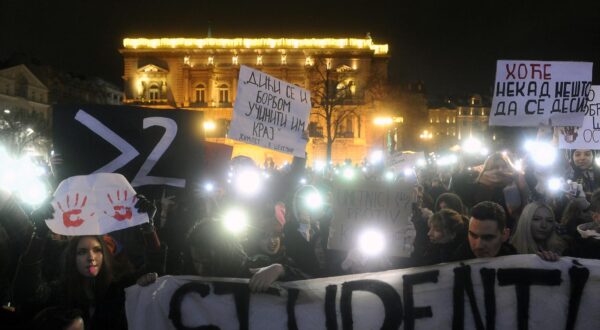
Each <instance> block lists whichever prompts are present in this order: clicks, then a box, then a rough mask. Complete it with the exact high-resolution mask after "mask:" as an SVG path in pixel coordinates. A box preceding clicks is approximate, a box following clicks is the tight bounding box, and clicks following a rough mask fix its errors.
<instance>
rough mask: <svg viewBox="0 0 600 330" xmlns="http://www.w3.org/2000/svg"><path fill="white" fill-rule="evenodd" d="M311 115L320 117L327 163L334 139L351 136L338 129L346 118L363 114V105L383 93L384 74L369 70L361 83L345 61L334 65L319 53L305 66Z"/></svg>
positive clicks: (330, 155)
mask: <svg viewBox="0 0 600 330" xmlns="http://www.w3.org/2000/svg"><path fill="white" fill-rule="evenodd" d="M307 71H308V77H309V83H310V88H309V89H310V93H311V102H312V106H313V112H312V114H313V115H316V116H318V117H320V118H321V119H323V121H324V122H325V127H324V129H325V132H324V134H323V137H324V138H325V142H326V145H327V163H328V164H329V162H330V161H331V158H332V148H333V144H334V142H335V141H336V139H338V138H340V137H350V136H348V133H349V132H345V131H341V128H342V127H344V123H345V121H346V120H347V119H349V118H352V117H356V118H360V116H361V115H363V114H365V109H366V108H367V107H365V105H366V104H367V103H369V102H373V100H374V99H376V98H378V97H380V94H381V93H383V84H384V83H383V82H384V81H385V79H381V78H383V77H385V75H384V76H378V75H377V74H376V73H374V72H371V74H369V76H368V79H367V80H366V81H364V80H363V81H362V83H363V84H364V85H363V86H357V85H356V83H357V81H358V80H359V79H358V77H357V76H356V73H355V72H354V70H353V69H352V68H350V67H349V66H346V65H341V66H338V67H337V68H333V67H332V64H331V59H328V58H326V57H325V56H319V57H316V58H315V59H314V63H313V65H311V66H309V67H308V68H307Z"/></svg>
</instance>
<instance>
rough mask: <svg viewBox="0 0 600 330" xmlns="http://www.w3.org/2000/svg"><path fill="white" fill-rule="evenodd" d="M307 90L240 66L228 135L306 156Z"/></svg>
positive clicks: (243, 140)
mask: <svg viewBox="0 0 600 330" xmlns="http://www.w3.org/2000/svg"><path fill="white" fill-rule="evenodd" d="M310 108H311V105H310V92H309V91H308V90H306V89H303V88H300V87H298V86H296V85H294V84H290V83H287V82H285V81H283V80H280V79H277V78H275V77H273V76H270V75H268V74H266V73H264V72H261V71H258V70H254V69H252V68H249V67H247V66H244V65H242V66H240V76H239V83H238V87H237V96H236V98H235V104H234V106H233V119H232V121H231V126H230V129H229V134H228V137H229V138H231V139H234V140H238V141H242V142H245V143H249V144H254V145H257V146H261V147H265V148H269V149H273V150H276V151H279V152H284V153H287V154H292V155H294V156H297V157H302V158H304V157H305V149H306V143H307V142H308V137H307V136H306V135H305V134H304V132H305V131H306V130H307V129H308V116H309V114H310Z"/></svg>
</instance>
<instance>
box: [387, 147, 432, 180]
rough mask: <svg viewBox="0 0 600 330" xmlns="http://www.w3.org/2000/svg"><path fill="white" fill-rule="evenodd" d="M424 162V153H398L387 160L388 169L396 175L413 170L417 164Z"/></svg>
mask: <svg viewBox="0 0 600 330" xmlns="http://www.w3.org/2000/svg"><path fill="white" fill-rule="evenodd" d="M419 161H422V162H424V161H425V153H423V151H419V152H410V153H409V152H400V153H396V154H393V155H391V156H390V157H389V159H388V168H389V169H390V170H391V171H393V172H394V173H396V174H400V173H403V172H404V170H406V169H410V170H412V169H414V168H415V167H417V166H418V162H419Z"/></svg>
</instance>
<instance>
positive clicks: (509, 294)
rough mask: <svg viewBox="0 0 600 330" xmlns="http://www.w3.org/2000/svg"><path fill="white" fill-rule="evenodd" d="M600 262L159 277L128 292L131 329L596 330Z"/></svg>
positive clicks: (528, 260) (517, 260)
mask: <svg viewBox="0 0 600 330" xmlns="http://www.w3.org/2000/svg"><path fill="white" fill-rule="evenodd" d="M599 292H600V261H598V260H587V259H579V260H575V259H573V258H561V259H560V260H559V261H557V262H547V261H543V260H542V259H540V258H539V257H538V256H536V255H516V256H507V257H499V258H493V259H474V260H469V261H465V262H464V263H460V264H459V263H449V264H440V265H436V266H431V267H422V268H409V269H400V270H392V271H386V272H380V273H365V274H357V275H349V276H340V277H330V278H320V279H313V280H305V281H297V282H286V283H276V286H273V288H272V289H270V290H269V291H267V292H266V293H263V294H254V293H253V294H251V293H250V292H249V288H248V284H247V280H242V279H215V278H213V279H208V278H201V277H193V276H165V277H161V278H159V279H158V281H157V282H156V283H154V284H152V285H150V286H148V287H140V286H137V285H136V286H132V287H129V288H127V289H126V303H125V306H126V307H125V309H126V313H127V322H128V325H129V329H131V330H141V329H144V330H146V329H339V328H343V329H400V328H402V329H450V328H452V329H528V328H529V329H598V328H600V313H598V306H599V304H598V303H597V301H598V299H597V296H598V293H599Z"/></svg>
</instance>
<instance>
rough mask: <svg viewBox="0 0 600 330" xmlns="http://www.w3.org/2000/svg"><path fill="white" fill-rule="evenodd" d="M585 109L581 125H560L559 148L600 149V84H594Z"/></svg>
mask: <svg viewBox="0 0 600 330" xmlns="http://www.w3.org/2000/svg"><path fill="white" fill-rule="evenodd" d="M585 110H586V111H585V118H584V120H583V125H582V126H581V127H576V126H567V127H560V129H559V132H560V134H559V140H558V141H559V144H558V146H559V148H561V149H592V150H597V149H600V86H592V89H591V90H590V92H589V94H588V102H587V105H586V108H585Z"/></svg>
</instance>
